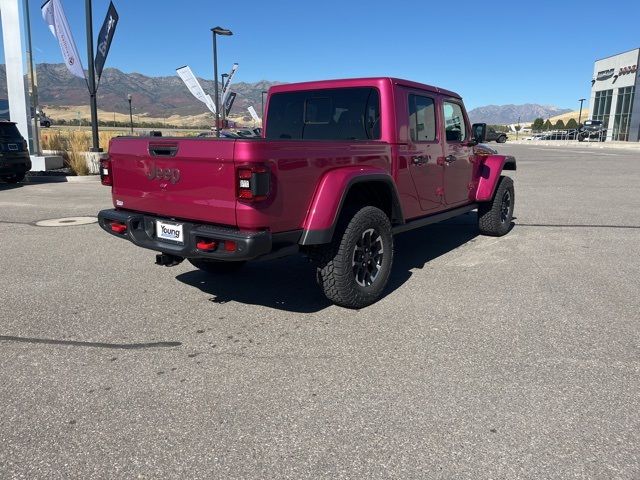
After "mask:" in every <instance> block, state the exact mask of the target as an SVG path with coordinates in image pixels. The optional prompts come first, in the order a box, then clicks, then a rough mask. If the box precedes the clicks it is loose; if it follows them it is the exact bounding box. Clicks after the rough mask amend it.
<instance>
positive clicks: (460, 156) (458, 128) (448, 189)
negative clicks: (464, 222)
mask: <svg viewBox="0 0 640 480" xmlns="http://www.w3.org/2000/svg"><path fill="white" fill-rule="evenodd" d="M442 118H443V120H444V121H443V126H444V140H445V141H444V156H443V158H442V162H441V163H442V164H443V165H444V201H445V203H446V205H447V206H448V207H454V206H457V205H463V204H465V203H469V202H470V201H471V200H472V199H470V198H469V192H470V191H471V188H472V187H471V180H472V178H473V147H472V146H471V145H469V140H470V138H471V131H470V129H469V122H468V121H467V119H466V116H465V113H464V108H463V107H462V104H461V103H460V102H459V101H457V100H453V99H451V100H449V99H444V100H443V101H442Z"/></svg>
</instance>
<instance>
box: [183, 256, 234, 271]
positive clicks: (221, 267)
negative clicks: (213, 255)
mask: <svg viewBox="0 0 640 480" xmlns="http://www.w3.org/2000/svg"><path fill="white" fill-rule="evenodd" d="M188 260H189V263H190V264H191V265H193V266H194V267H196V268H198V269H200V270H202V271H203V272H207V273H213V274H224V273H233V272H237V271H238V270H240V269H241V268H242V267H243V266H244V263H245V262H225V261H220V260H202V259H201V258H189V259H188Z"/></svg>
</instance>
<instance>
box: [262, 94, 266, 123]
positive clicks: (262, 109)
mask: <svg viewBox="0 0 640 480" xmlns="http://www.w3.org/2000/svg"><path fill="white" fill-rule="evenodd" d="M265 93H267V92H266V91H264V90H263V91H262V92H261V95H262V118H264V94H265Z"/></svg>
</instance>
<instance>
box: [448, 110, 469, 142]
mask: <svg viewBox="0 0 640 480" xmlns="http://www.w3.org/2000/svg"><path fill="white" fill-rule="evenodd" d="M443 107H444V129H445V133H446V137H447V142H463V141H464V140H466V139H467V131H466V126H465V124H464V115H463V113H462V107H461V106H460V105H458V104H457V103H453V102H447V101H445V102H444V103H443Z"/></svg>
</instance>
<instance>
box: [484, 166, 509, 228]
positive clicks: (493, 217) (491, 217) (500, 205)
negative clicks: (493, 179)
mask: <svg viewBox="0 0 640 480" xmlns="http://www.w3.org/2000/svg"><path fill="white" fill-rule="evenodd" d="M515 199H516V197H515V190H514V188H513V180H511V178H510V177H504V176H502V177H500V182H499V183H498V186H497V188H496V191H495V194H494V195H493V199H492V200H491V201H490V202H483V203H481V204H480V205H479V206H478V228H479V229H480V233H481V234H482V235H489V236H492V237H501V236H503V235H505V234H506V233H507V232H509V230H510V229H511V221H512V220H513V207H514V206H515Z"/></svg>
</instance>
